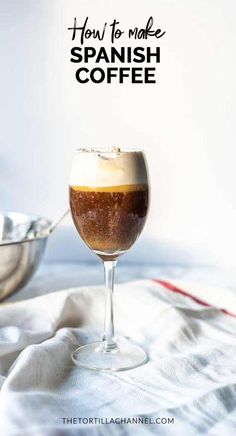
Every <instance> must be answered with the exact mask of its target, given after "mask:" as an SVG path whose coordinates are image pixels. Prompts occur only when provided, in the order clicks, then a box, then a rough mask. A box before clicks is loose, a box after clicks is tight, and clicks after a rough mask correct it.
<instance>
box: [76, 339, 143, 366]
mask: <svg viewBox="0 0 236 436" xmlns="http://www.w3.org/2000/svg"><path fill="white" fill-rule="evenodd" d="M71 358H72V360H73V362H74V363H75V364H76V365H78V366H82V367H84V368H89V369H94V370H97V371H125V370H128V369H132V368H137V367H138V366H140V365H143V364H144V363H146V362H147V360H148V358H147V355H146V353H145V351H144V350H143V349H142V348H140V347H138V346H137V345H133V344H132V343H130V342H128V341H124V340H121V341H119V342H118V349H116V350H112V351H105V350H104V343H103V342H93V343H91V344H87V345H82V346H81V347H79V348H77V350H75V351H74V352H73V353H72V355H71Z"/></svg>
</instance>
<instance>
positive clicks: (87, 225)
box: [70, 185, 148, 257]
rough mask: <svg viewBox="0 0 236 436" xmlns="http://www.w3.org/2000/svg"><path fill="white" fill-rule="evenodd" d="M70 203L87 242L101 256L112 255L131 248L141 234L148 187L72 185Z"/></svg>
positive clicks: (146, 206) (82, 235)
mask: <svg viewBox="0 0 236 436" xmlns="http://www.w3.org/2000/svg"><path fill="white" fill-rule="evenodd" d="M70 205H71V211H72V216H73V220H74V223H75V226H76V228H77V230H78V232H79V234H80V236H81V237H82V239H83V240H84V241H85V243H86V244H87V245H88V246H89V247H90V248H91V249H92V250H94V251H95V252H97V253H98V254H100V255H101V257H105V256H106V257H107V256H108V255H110V257H112V254H114V253H117V252H119V251H121V252H124V251H126V250H128V249H129V248H130V247H131V246H132V245H133V243H134V242H135V240H136V239H137V237H138V236H139V235H140V233H141V231H142V229H143V226H144V224H145V220H146V216H147V210H148V187H147V185H125V186H121V187H117V186H116V187H107V188H95V189H94V190H92V188H87V187H78V186H71V187H70ZM103 255H104V256H103ZM113 257H114V256H113Z"/></svg>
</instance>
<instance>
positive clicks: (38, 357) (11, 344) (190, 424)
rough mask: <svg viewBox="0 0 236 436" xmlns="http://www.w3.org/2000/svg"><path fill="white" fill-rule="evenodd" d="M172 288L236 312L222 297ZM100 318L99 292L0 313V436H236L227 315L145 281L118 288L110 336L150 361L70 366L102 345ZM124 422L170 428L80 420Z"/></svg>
mask: <svg viewBox="0 0 236 436" xmlns="http://www.w3.org/2000/svg"><path fill="white" fill-rule="evenodd" d="M172 283H173V282H172ZM175 285H176V286H178V287H180V288H181V289H183V290H185V291H187V292H189V293H190V294H192V295H193V296H195V297H197V298H198V299H199V298H200V299H202V300H204V301H205V302H208V303H209V304H211V305H213V306H218V307H222V308H225V309H226V310H228V311H230V312H232V313H235V314H236V296H235V295H234V294H233V293H232V292H230V291H229V290H226V289H215V288H209V287H203V286H196V285H186V284H184V283H177V282H175ZM103 317H104V291H103V288H102V287H101V286H92V287H89V288H86V287H81V288H77V289H76V288H73V289H68V290H63V291H59V292H54V293H51V294H47V295H43V296H40V297H36V298H32V299H28V300H25V301H20V302H10V303H5V304H4V303H3V304H1V305H0V377H1V385H2V387H1V402H0V404H1V405H0V434H1V436H15V435H24V436H25V435H33V436H54V435H55V436H57V435H59V436H60V435H77V434H79V435H102V436H103V435H113V434H114V435H126V434H127V435H129V434H130V435H133V434H134V432H136V434H137V435H146V434H147V435H148V434H160V435H181V436H182V435H189V436H191V435H198V434H210V435H214V436H215V435H222V434H224V436H225V435H234V434H235V431H236V411H235V409H236V318H235V317H233V316H230V315H229V314H227V313H225V312H224V311H222V310H219V309H217V308H216V307H207V306H204V305H202V304H200V303H199V302H196V301H194V299H192V298H190V297H188V296H186V295H183V294H180V293H178V292H173V290H168V289H167V288H166V287H164V286H163V285H160V284H158V283H156V282H154V281H152V280H139V281H136V282H132V283H126V284H119V285H117V286H116V289H115V321H116V331H117V333H118V335H125V336H128V337H130V339H131V340H132V341H133V342H134V343H136V344H139V345H142V346H143V347H144V348H145V350H146V351H147V353H148V355H149V362H148V363H147V364H146V365H144V366H142V367H139V368H136V369H133V370H130V371H126V372H120V373H102V372H94V371H90V370H85V369H82V368H78V367H76V366H74V364H73V363H72V361H71V358H70V354H71V352H72V351H73V350H74V349H75V348H76V347H77V346H78V345H80V344H84V343H88V342H91V341H94V340H97V339H99V338H100V336H101V334H102V328H103ZM124 417H126V418H132V417H142V418H143V417H146V418H148V419H152V421H154V420H156V418H159V419H161V418H164V422H165V419H166V420H167V419H168V418H169V419H170V423H169V424H168V422H167V423H163V422H162V423H159V424H150V423H148V424H130V423H126V424H124V423H123V424H122V423H121V424H119V423H117V424H112V423H110V424H105V423H104V424H100V423H90V424H89V423H88V424H87V423H86V420H84V422H81V419H79V418H103V419H105V418H107V419H108V420H110V419H111V418H124ZM63 418H77V421H76V420H75V424H67V423H66V424H63ZM172 418H174V423H173V421H172Z"/></svg>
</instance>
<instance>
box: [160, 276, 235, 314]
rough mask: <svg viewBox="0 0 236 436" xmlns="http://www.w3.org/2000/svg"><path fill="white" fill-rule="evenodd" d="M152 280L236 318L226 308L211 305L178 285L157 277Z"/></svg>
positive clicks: (169, 289)
mask: <svg viewBox="0 0 236 436" xmlns="http://www.w3.org/2000/svg"><path fill="white" fill-rule="evenodd" d="M153 282H155V283H158V284H159V285H161V286H163V287H164V288H165V289H168V291H172V292H176V293H177V294H180V295H183V296H185V297H188V298H191V299H192V300H193V301H195V302H196V303H198V304H201V305H202V306H206V307H213V308H214V309H218V310H219V311H220V312H222V313H224V314H226V315H230V316H233V317H235V318H236V314H234V313H232V312H229V311H228V310H226V309H222V308H220V307H216V306H213V305H212V304H209V303H207V302H206V301H203V300H201V299H200V298H198V297H195V296H194V295H191V294H190V293H189V292H186V291H184V290H183V289H180V288H179V287H178V286H175V285H173V283H170V282H167V281H166V280H158V279H153Z"/></svg>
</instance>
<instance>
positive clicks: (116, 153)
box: [70, 147, 147, 187]
mask: <svg viewBox="0 0 236 436" xmlns="http://www.w3.org/2000/svg"><path fill="white" fill-rule="evenodd" d="M146 183H147V170H146V165H145V160H144V157H143V153H142V152H141V151H135V150H134V151H130V150H120V149H119V148H115V147H113V148H112V149H110V150H109V149H108V150H103V149H101V150H97V149H89V150H86V149H84V150H83V149H82V150H79V151H78V152H77V153H76V155H75V157H74V159H73V162H72V168H71V174H70V186H87V187H108V186H119V185H136V184H146Z"/></svg>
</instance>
